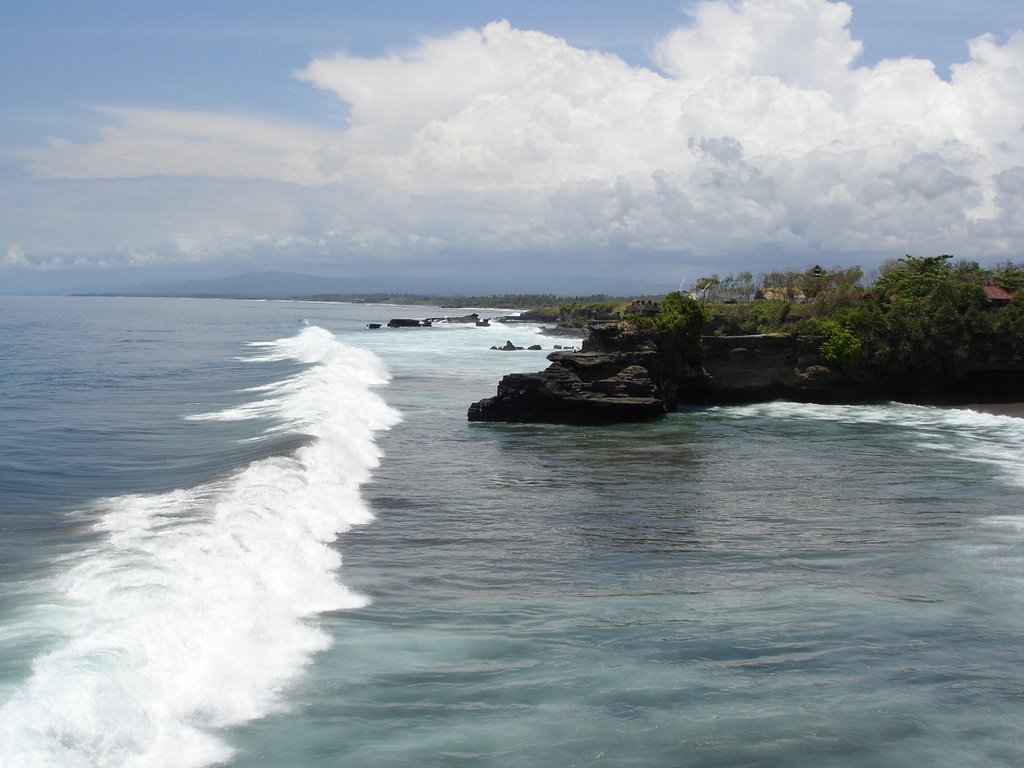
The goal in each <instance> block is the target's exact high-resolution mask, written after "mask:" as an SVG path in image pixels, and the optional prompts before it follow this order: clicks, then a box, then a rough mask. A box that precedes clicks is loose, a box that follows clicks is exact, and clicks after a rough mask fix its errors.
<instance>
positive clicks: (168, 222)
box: [0, 0, 1024, 293]
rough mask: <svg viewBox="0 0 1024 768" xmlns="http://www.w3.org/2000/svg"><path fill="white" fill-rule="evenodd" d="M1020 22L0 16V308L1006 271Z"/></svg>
mask: <svg viewBox="0 0 1024 768" xmlns="http://www.w3.org/2000/svg"><path fill="white" fill-rule="evenodd" d="M1022 30H1024V4H1021V3H1020V2H1019V0H975V1H974V2H972V3H964V2H962V0H957V1H956V2H954V1H953V0H848V2H845V3H844V2H833V1H831V0H704V1H695V2H679V1H678V0H675V1H672V2H668V1H666V0H649V1H644V0H639V1H637V2H628V3H627V2H621V1H620V2H612V1H610V0H588V2H577V1H576V0H567V1H565V2H560V3H551V2H550V0H547V1H545V2H540V1H538V0H517V1H516V2H507V1H506V2H500V1H498V0H475V1H474V0H432V2H430V3H423V2H411V1H409V2H406V1H405V0H401V1H398V2H387V1H386V0H383V1H382V2H378V3H375V4H369V3H366V2H358V3H357V2H350V1H349V0H334V1H333V2H331V1H329V0H293V1H292V2H290V3H288V4H285V3H281V2H278V1H277V0H222V1H219V2H218V1H216V0H178V1H177V2H173V3H172V2H156V1H155V0H90V1H89V2H81V1H80V0H36V2H31V3H27V2H26V3H8V4H6V5H5V7H4V9H3V10H2V11H0V66H2V71H3V73H4V74H3V77H2V78H0V293H14V292H39V291H52V292H63V291H74V290H92V289H97V288H109V287H116V286H119V285H127V284H140V283H145V282H151V281H164V280H169V279H186V278H194V277H203V276H222V275H230V274H236V273H242V272H249V271H256V270H285V271H295V272H304V273H309V274H317V275H325V276H343V277H344V276H351V277H357V276H384V277H388V276H394V278H395V280H396V281H399V280H400V279H402V278H406V277H409V276H431V277H434V278H438V277H440V278H450V279H452V280H453V281H461V282H466V281H467V280H472V281H473V282H474V283H477V284H493V285H494V287H495V288H501V289H504V288H508V287H512V286H513V285H515V284H523V285H525V284H526V283H530V285H531V286H537V285H538V283H540V282H542V281H543V280H544V279H546V278H550V279H552V280H554V279H560V280H562V281H563V284H564V281H565V280H571V279H573V278H574V277H575V276H587V277H588V278H589V279H590V282H591V283H592V282H593V279H594V278H599V279H602V280H607V281H608V282H609V285H610V286H612V285H614V284H617V283H615V281H639V282H643V283H645V284H649V285H651V286H660V287H662V288H663V289H664V290H670V289H671V288H673V287H677V286H678V285H679V284H680V282H687V281H692V280H693V279H695V278H697V277H698V276H701V275H708V274H712V273H715V274H721V275H725V274H728V273H732V272H738V271H742V270H749V271H751V272H753V273H754V274H757V273H758V272H759V271H769V270H773V269H782V268H803V267H807V266H810V265H813V264H819V263H820V264H822V265H824V266H826V267H828V266H847V265H853V264H860V265H861V266H863V267H865V269H866V271H867V270H870V269H871V268H872V267H873V266H877V265H878V264H880V263H881V262H883V261H884V260H887V259H892V258H898V257H901V256H903V255H905V254H908V253H909V254H913V255H918V256H927V255H937V254H940V253H952V254H954V255H956V256H958V257H962V258H969V259H974V260H977V261H979V262H981V263H983V264H991V263H998V262H1003V261H1018V262H1020V261H1024V31H1022ZM623 284H624V283H623Z"/></svg>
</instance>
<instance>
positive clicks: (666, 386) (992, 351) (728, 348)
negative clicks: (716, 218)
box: [468, 256, 1024, 424]
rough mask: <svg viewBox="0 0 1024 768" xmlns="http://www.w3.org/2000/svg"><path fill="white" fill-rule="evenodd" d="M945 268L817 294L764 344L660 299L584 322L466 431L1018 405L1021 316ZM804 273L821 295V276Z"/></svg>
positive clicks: (895, 272) (916, 265)
mask: <svg viewBox="0 0 1024 768" xmlns="http://www.w3.org/2000/svg"><path fill="white" fill-rule="evenodd" d="M949 258H950V257H948V256H942V257H933V258H928V259H914V258H913V257H907V260H906V261H904V260H900V261H901V263H902V265H901V266H899V267H897V268H894V269H892V270H890V271H889V272H888V273H886V274H885V275H883V276H882V278H880V279H879V281H878V283H876V285H875V286H874V290H873V291H864V292H852V293H851V292H848V293H849V294H850V295H849V296H848V297H847V298H846V299H845V302H839V301H837V300H836V297H835V296H830V295H829V292H828V291H827V290H823V291H819V292H818V293H817V294H816V295H815V297H814V298H816V299H823V300H826V301H828V302H830V303H828V304H827V306H828V307H829V310H828V312H827V313H821V314H817V315H815V314H810V313H809V314H807V315H806V316H805V317H802V318H801V319H800V320H799V321H798V322H796V323H792V322H791V323H790V324H789V325H788V326H787V325H785V324H782V323H777V324H776V326H775V327H774V328H773V327H772V326H771V323H768V322H765V323H762V328H764V329H765V330H767V332H758V333H743V332H739V333H737V332H736V331H737V330H739V331H742V330H743V326H742V325H740V324H739V323H737V322H735V321H733V322H732V323H731V325H730V322H729V321H728V318H727V320H726V321H725V322H724V323H723V321H722V318H721V317H717V318H716V317H713V316H712V313H711V312H710V311H709V310H708V309H707V307H706V305H705V304H704V303H703V302H702V301H699V300H697V298H695V297H693V296H687V295H683V294H681V293H672V294H669V295H668V296H666V297H665V298H664V299H662V301H661V302H660V303H656V304H655V303H652V302H646V303H645V306H642V307H640V308H639V311H634V312H627V313H625V315H624V317H623V319H621V320H617V321H592V322H590V323H589V326H588V336H587V338H586V340H585V341H584V343H583V347H582V350H581V351H579V352H574V351H556V352H553V353H551V354H550V355H548V358H547V359H548V361H549V362H550V365H549V366H548V367H547V368H546V369H545V370H543V371H539V372H536V373H513V374H509V375H507V376H505V377H504V378H503V379H502V380H501V381H500V382H499V384H498V387H497V393H496V395H495V396H494V397H489V398H485V399H483V400H480V401H479V402H476V403H473V404H472V405H471V406H469V411H468V418H469V420H470V421H504V422H530V423H555V424H611V423H617V422H632V421H642V420H649V419H655V418H659V417H661V416H663V415H664V414H665V413H668V412H670V411H673V410H675V409H676V408H677V407H679V406H680V405H714V404H724V403H741V402H760V401H766V400H774V399H787V400H793V401H800V402H820V403H864V402H872V401H881V400H900V401H903V402H912V403H922V404H957V403H972V402H973V403H986V402H988V403H996V402H1004V403H1005V402H1022V401H1024V304H1022V303H1021V302H1019V301H1018V300H1016V299H1012V300H1011V299H1008V298H1007V297H1008V296H1009V293H1008V292H1007V291H1005V290H1003V289H999V290H998V291H994V290H992V287H991V286H990V285H988V284H985V285H983V284H981V283H980V281H975V282H974V283H972V282H971V281H970V280H967V279H964V277H963V275H961V274H959V273H957V272H956V271H955V270H953V269H952V268H951V267H950V265H949V264H947V261H948V259H949ZM807 274H808V278H809V279H813V280H817V281H818V283H819V284H820V285H824V286H825V288H826V289H827V288H828V283H827V282H826V280H825V279H824V278H827V273H825V272H824V270H821V269H820V268H819V267H815V268H814V270H812V271H809V272H808V273H807ZM1013 274H1014V275H1015V274H1017V272H1016V271H1014V272H1013ZM823 276H824V278H823ZM769 304H771V305H773V306H769ZM784 304H787V305H788V303H787V302H780V301H776V302H767V303H762V304H759V305H752V308H751V309H749V310H748V314H749V315H750V316H764V317H768V315H769V314H770V312H774V313H776V315H778V314H779V310H780V309H782V310H785V309H786V307H785V306H782V305H784ZM822 304H825V301H822ZM634 309H636V308H634ZM769 310H770V312H769ZM787 311H788V310H787ZM737 314H738V313H735V312H734V313H733V315H737ZM783 314H784V313H783ZM765 326H767V327H766V328H765Z"/></svg>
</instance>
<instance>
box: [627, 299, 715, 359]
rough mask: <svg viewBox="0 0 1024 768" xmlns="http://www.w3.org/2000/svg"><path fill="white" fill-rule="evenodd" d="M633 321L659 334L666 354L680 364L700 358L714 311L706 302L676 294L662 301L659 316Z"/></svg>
mask: <svg viewBox="0 0 1024 768" xmlns="http://www.w3.org/2000/svg"><path fill="white" fill-rule="evenodd" d="M630 320H631V322H632V323H633V324H634V325H636V326H637V327H638V328H641V329H649V330H653V331H656V332H657V334H658V341H659V347H660V348H661V350H662V352H663V354H665V355H666V356H667V357H668V358H669V359H670V360H671V361H673V362H674V363H679V362H687V361H689V360H691V359H693V358H695V357H699V355H700V337H701V334H702V332H703V330H704V326H706V325H707V323H708V322H709V321H710V320H711V312H710V311H709V310H708V308H707V307H706V306H705V305H704V304H703V302H700V301H697V300H696V299H694V298H692V297H690V296H687V295H686V294H683V293H680V292H679V291H673V292H672V293H670V294H668V295H667V296H665V298H663V299H662V300H661V303H660V308H659V311H658V314H657V315H656V316H655V317H641V316H639V315H630Z"/></svg>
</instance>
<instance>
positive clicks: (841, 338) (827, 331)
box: [821, 320, 864, 373]
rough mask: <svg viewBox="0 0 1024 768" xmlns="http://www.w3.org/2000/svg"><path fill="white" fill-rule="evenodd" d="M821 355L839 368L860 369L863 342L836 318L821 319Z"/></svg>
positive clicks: (852, 370) (848, 371)
mask: <svg viewBox="0 0 1024 768" xmlns="http://www.w3.org/2000/svg"><path fill="white" fill-rule="evenodd" d="M821 334H822V336H823V337H824V341H822V342H821V356H822V357H823V358H824V359H825V361H826V362H829V363H832V364H833V365H835V366H836V367H837V368H839V370H841V371H844V372H846V373H853V372H854V371H857V370H858V369H860V366H861V362H862V360H863V352H864V344H863V342H862V341H861V340H860V339H859V338H857V337H856V336H854V334H853V332H852V331H850V329H849V328H847V327H846V326H845V325H843V324H842V323H840V322H838V321H836V320H822V321H821Z"/></svg>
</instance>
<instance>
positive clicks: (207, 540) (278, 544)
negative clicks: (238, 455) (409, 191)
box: [0, 327, 399, 768]
mask: <svg viewBox="0 0 1024 768" xmlns="http://www.w3.org/2000/svg"><path fill="white" fill-rule="evenodd" d="M254 346H256V347H257V348H258V349H259V350H260V354H259V355H257V356H255V357H253V358H252V359H253V360H254V362H259V361H267V360H294V361H299V362H301V363H305V364H306V367H305V368H304V369H303V370H302V371H301V372H299V373H297V374H296V375H294V376H291V377H289V378H286V379H284V380H282V381H280V382H276V383H274V384H272V385H269V386H265V387H261V388H259V390H258V391H252V392H251V393H250V394H252V396H253V400H252V401H251V402H250V403H249V404H248V405H246V406H243V407H240V408H235V409H232V410H230V411H223V412H219V413H212V414H202V415H198V416H196V417H194V418H195V419H196V420H207V419H209V420H213V419H216V420H233V419H242V418H252V417H261V418H267V417H269V418H271V419H272V420H273V422H274V426H273V427H272V429H274V430H278V431H289V432H296V433H302V434H306V435H308V436H309V437H310V440H309V441H308V442H307V443H305V444H304V445H302V446H301V447H300V448H298V449H297V450H296V451H294V452H293V453H292V454H290V455H284V456H271V457H268V458H264V459H260V460H257V461H255V462H253V463H251V464H250V465H248V466H247V467H245V468H244V469H242V470H241V471H239V472H237V473H235V474H233V475H231V476H228V477H224V478H221V479H218V480H215V481H211V482H208V483H205V484H202V485H198V486H196V487H193V488H188V489H179V490H175V491H171V492H168V493H161V494H153V495H144V496H122V497H117V498H111V499H106V500H103V501H101V502H99V503H98V507H97V510H96V512H97V515H98V522H97V523H96V527H97V529H98V530H99V531H101V532H102V533H103V534H104V537H103V539H102V540H101V543H99V544H98V545H96V546H94V547H93V548H92V549H90V550H89V551H86V552H82V553H78V554H76V555H75V556H74V557H72V558H69V560H68V562H67V563H66V567H65V568H64V569H63V571H62V572H61V574H60V575H59V576H58V578H57V583H56V584H55V585H54V589H53V591H54V592H55V594H56V595H57V597H56V599H55V602H54V604H53V605H51V606H49V607H48V608H47V609H46V610H45V611H41V612H39V613H38V614H37V615H36V616H34V620H35V621H37V622H38V621H40V620H44V619H45V621H46V622H48V623H49V624H50V626H49V628H48V629H49V631H50V632H53V633H55V634H59V635H61V636H62V638H63V639H62V640H61V641H60V642H59V643H57V644H56V645H55V646H54V647H53V649H52V650H50V651H49V652H47V653H45V654H43V655H40V656H38V657H37V658H36V659H35V660H34V661H33V664H32V672H31V675H30V676H29V677H28V679H26V680H25V681H24V682H23V684H21V685H20V686H19V687H18V688H16V689H15V690H14V691H13V692H12V693H11V695H9V696H8V697H7V699H6V701H4V702H3V704H2V706H0V742H3V743H4V744H5V749H4V751H3V754H2V755H0V765H2V766H4V767H5V768H7V767H8V766H9V767H10V768H15V766H17V767H18V768H23V767H24V766H33V767H34V768H43V767H44V766H61V768H76V767H77V766H83V767H85V766H138V767H139V768H141V767H142V766H146V767H147V768H159V767H160V766H168V767H170V766H175V767H176V768H187V767H188V766H202V765H209V764H214V763H219V762H223V761H225V760H227V759H229V758H230V756H231V754H232V750H231V747H230V746H229V745H228V744H227V743H225V742H224V741H223V740H222V739H221V738H220V737H219V736H218V735H217V733H216V729H218V728H224V727H227V726H231V725H235V724H238V723H242V722H245V721H247V720H250V719H252V718H256V717H260V716H261V715H264V714H266V713H267V712H269V711H272V710H274V709H275V707H276V706H278V705H279V693H280V690H281V688H282V687H283V686H285V685H287V683H288V681H289V680H291V679H292V678H294V677H295V676H296V674H298V673H299V672H300V671H301V669H302V667H303V666H304V665H305V664H307V663H308V662H309V661H310V658H311V656H312V654H314V653H316V652H317V651H320V650H323V649H324V648H326V647H327V646H328V645H329V642H330V641H329V638H328V637H327V636H326V635H325V634H324V633H323V632H321V631H320V630H318V629H317V628H316V627H315V626H313V625H312V624H310V623H309V622H308V619H309V617H310V616H312V615H314V614H315V613H317V612H319V611H325V610H337V609H344V608H352V607H357V606H360V605H363V604H365V602H366V601H365V598H363V597H362V596H360V595H357V594H354V593H352V592H351V591H349V590H347V589H346V588H345V587H344V586H343V585H342V584H341V583H340V582H339V580H338V577H337V569H338V567H339V565H340V556H339V555H338V553H337V551H336V550H335V549H334V548H333V547H332V546H331V542H332V541H333V540H334V538H335V537H336V535H337V534H338V533H339V532H343V531H345V530H347V529H348V528H349V527H350V526H352V525H356V524H360V523H365V522H367V521H368V520H370V519H371V514H370V512H369V510H368V509H367V508H366V506H365V504H364V503H363V502H362V500H361V498H360V495H359V486H360V484H361V483H363V482H365V481H366V480H367V479H368V477H369V474H370V472H371V470H372V469H373V468H374V467H375V466H376V465H377V463H378V461H379V456H380V454H379V450H378V448H377V446H376V444H375V442H374V432H375V431H377V430H381V429H386V428H388V427H390V426H392V425H393V424H395V423H397V421H398V419H399V417H398V414H397V412H395V411H394V410H393V409H391V408H390V407H389V406H387V405H386V403H385V402H384V401H383V399H382V398H381V397H380V396H379V395H377V394H376V393H375V392H374V391H373V388H374V387H377V386H380V385H382V384H384V383H385V382H386V381H387V378H388V375H387V371H386V370H385V368H384V366H383V364H382V363H381V362H380V360H379V359H378V358H376V357H375V356H374V355H373V354H371V353H369V352H366V351H364V350H360V349H356V348H353V347H349V346H346V345H344V344H342V343H340V342H338V341H337V340H336V339H335V338H334V337H333V336H332V335H331V334H330V333H328V332H327V331H325V330H323V329H321V328H317V327H307V328H304V329H303V330H302V331H301V332H300V333H299V334H298V335H296V336H295V337H292V338H288V339H282V340H279V341H276V342H269V343H261V344H258V345H254Z"/></svg>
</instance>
